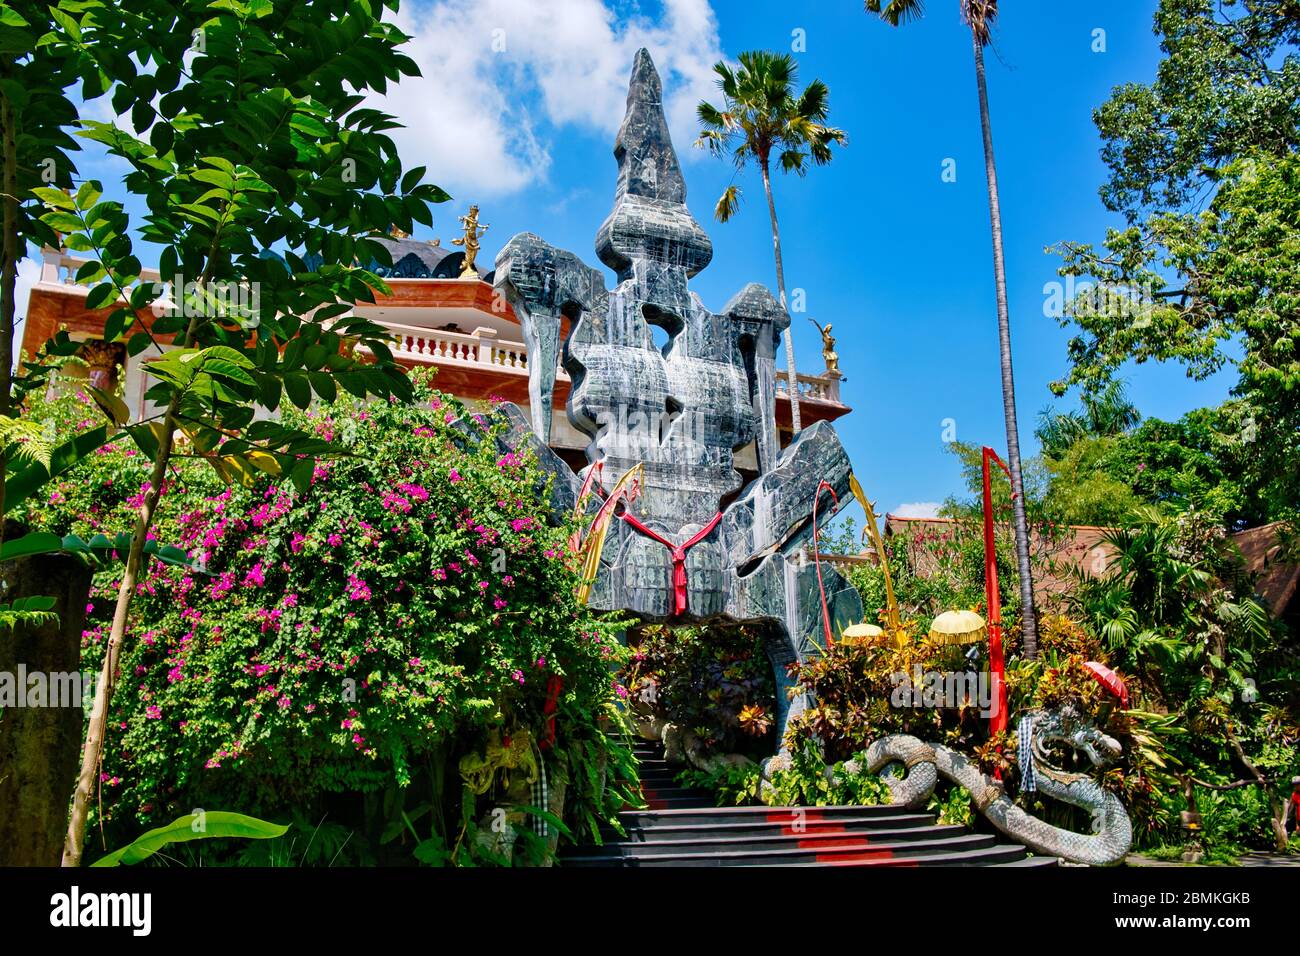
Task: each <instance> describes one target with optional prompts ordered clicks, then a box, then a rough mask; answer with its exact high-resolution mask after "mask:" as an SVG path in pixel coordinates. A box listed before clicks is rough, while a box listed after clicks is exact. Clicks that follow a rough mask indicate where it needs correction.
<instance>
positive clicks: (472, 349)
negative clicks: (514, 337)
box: [384, 322, 563, 375]
mask: <svg viewBox="0 0 1300 956" xmlns="http://www.w3.org/2000/svg"><path fill="white" fill-rule="evenodd" d="M384 327H385V328H387V329H388V331H389V332H390V333H391V334H392V336H393V338H394V339H395V342H394V345H393V355H394V356H396V357H398V358H406V359H410V360H413V361H416V362H421V363H428V364H431V365H438V364H442V363H453V364H458V365H484V366H489V367H494V368H507V369H518V370H519V371H520V372H521V373H523V374H525V375H526V374H527V373H528V350H527V349H526V348H525V347H524V344H523V343H522V342H508V341H504V340H502V339H498V338H497V333H496V331H495V330H494V329H490V328H486V327H485V328H480V329H477V330H475V331H474V333H473V334H465V333H463V332H444V331H440V330H438V329H422V328H416V327H414V326H406V325H393V324H391V323H387V322H385V323H384ZM561 374H563V373H561Z"/></svg>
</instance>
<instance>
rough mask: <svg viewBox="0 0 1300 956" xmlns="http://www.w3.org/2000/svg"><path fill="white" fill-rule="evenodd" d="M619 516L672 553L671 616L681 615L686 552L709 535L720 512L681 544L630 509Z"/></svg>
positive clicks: (720, 518)
mask: <svg viewBox="0 0 1300 956" xmlns="http://www.w3.org/2000/svg"><path fill="white" fill-rule="evenodd" d="M620 517H622V519H623V520H624V521H626V522H627V523H628V524H630V525H631V526H632V527H634V528H636V530H637V531H640V532H641V533H642V534H643V535H645V536H646V537H647V538H650V539H651V540H652V541H658V542H659V543H660V544H662V545H663V546H664V547H665V548H667V549H668V551H669V553H670V554H672V558H673V617H681V616H682V615H683V614H685V613H686V594H687V588H686V552H687V551H689V550H690V549H691V548H693V547H695V546H696V545H697V544H699V543H700V542H701V541H703V540H704V539H705V538H707V537H708V536H709V534H710V533H711V532H712V531H713V529H714V528H716V527H717V526H718V522H719V521H721V520H722V512H721V511H719V512H718V513H717V514H715V515H714V516H713V520H712V521H710V522H709V523H708V524H706V525H705V526H704V527H703V528H702V529H700V530H699V531H698V532H696V533H695V534H694V535H693V536H692V537H691V539H690V540H689V541H687V542H685V543H683V544H674V543H673V542H672V541H669V540H668V539H667V538H665V537H664V536H663V535H661V534H659V533H658V532H656V531H653V530H651V529H650V528H648V527H646V526H645V525H644V524H642V523H641V522H640V521H639V520H637V517H636V516H635V515H634V514H632V512H630V511H624V512H623V514H622V515H621V516H620Z"/></svg>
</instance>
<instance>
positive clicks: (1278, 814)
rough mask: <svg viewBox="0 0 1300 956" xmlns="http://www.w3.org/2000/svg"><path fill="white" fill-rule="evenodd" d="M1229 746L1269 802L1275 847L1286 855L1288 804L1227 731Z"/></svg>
mask: <svg viewBox="0 0 1300 956" xmlns="http://www.w3.org/2000/svg"><path fill="white" fill-rule="evenodd" d="M1227 739H1228V746H1229V747H1231V748H1232V752H1233V753H1235V754H1236V755H1237V760H1239V761H1240V762H1241V765H1242V766H1243V767H1245V768H1246V772H1247V773H1249V774H1250V775H1251V776H1252V777H1254V778H1255V782H1256V783H1257V784H1258V786H1259V788H1260V790H1261V791H1262V792H1263V794H1264V799H1265V800H1267V801H1268V809H1269V824H1270V825H1271V826H1272V828H1273V846H1274V848H1275V849H1276V850H1277V852H1278V853H1285V852H1286V848H1287V842H1288V841H1287V833H1286V803H1285V802H1282V801H1279V800H1278V798H1277V794H1276V793H1275V792H1274V790H1273V788H1272V787H1270V786H1269V784H1268V778H1266V777H1265V776H1264V774H1263V773H1261V772H1260V770H1259V768H1258V767H1256V766H1255V764H1254V761H1252V760H1251V759H1250V757H1248V756H1246V748H1245V747H1243V746H1242V745H1241V739H1240V738H1239V737H1238V736H1237V735H1236V734H1235V733H1233V732H1232V731H1231V730H1229V731H1227Z"/></svg>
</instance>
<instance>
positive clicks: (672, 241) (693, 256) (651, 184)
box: [596, 49, 713, 280]
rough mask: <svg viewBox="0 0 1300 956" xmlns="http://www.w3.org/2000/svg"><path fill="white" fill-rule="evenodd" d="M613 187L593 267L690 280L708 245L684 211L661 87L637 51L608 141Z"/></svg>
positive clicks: (705, 259)
mask: <svg viewBox="0 0 1300 956" xmlns="http://www.w3.org/2000/svg"><path fill="white" fill-rule="evenodd" d="M614 158H615V159H617V160H618V185H617V187H616V188H615V191H614V209H613V211H612V212H611V213H610V214H609V218H608V219H606V220H605V223H604V225H602V226H601V227H600V232H599V233H598V234H597V236H596V253H597V255H599V256H600V260H601V261H602V262H604V263H605V264H606V265H607V266H609V267H610V268H611V269H613V270H614V271H615V272H616V273H618V277H619V279H620V280H626V279H628V278H629V277H631V275H632V273H633V268H632V263H633V262H634V261H635V260H647V261H649V262H655V263H659V264H662V265H667V266H676V267H679V268H682V269H684V270H685V271H686V276H687V277H690V276H693V275H695V274H696V273H697V272H699V271H700V270H701V269H703V268H704V267H705V266H707V265H708V264H709V260H710V259H712V258H713V244H712V243H711V242H710V241H709V237H708V236H706V235H705V234H704V230H703V229H701V228H700V224H699V223H698V222H696V221H695V217H694V216H692V215H691V213H690V210H689V209H687V208H686V181H685V180H684V179H683V178H682V169H681V165H680V164H679V163H678V161H677V153H676V152H675V151H674V150H673V143H672V137H671V136H670V135H669V132H668V122H667V121H666V120H665V119H664V104H663V86H662V84H661V83H660V82H659V73H658V72H657V71H656V70H655V65H654V62H653V61H652V60H651V59H650V54H649V53H648V52H647V51H646V50H644V49H642V50H638V51H637V55H636V62H635V63H633V65H632V79H631V81H630V83H629V85H628V91H627V115H626V116H625V117H624V118H623V125H622V127H621V128H620V129H619V131H618V138H617V139H616V140H615V141H614Z"/></svg>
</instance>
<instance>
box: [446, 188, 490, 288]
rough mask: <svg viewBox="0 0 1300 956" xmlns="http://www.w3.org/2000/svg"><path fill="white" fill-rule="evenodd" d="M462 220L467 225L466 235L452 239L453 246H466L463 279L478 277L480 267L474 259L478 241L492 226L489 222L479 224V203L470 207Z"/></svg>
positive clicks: (461, 271) (463, 224) (462, 268)
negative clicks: (475, 263)
mask: <svg viewBox="0 0 1300 956" xmlns="http://www.w3.org/2000/svg"><path fill="white" fill-rule="evenodd" d="M460 222H461V225H462V226H464V227H465V235H463V236H462V237H461V238H459V239H453V240H452V241H451V244H452V245H453V246H464V247H465V261H464V263H463V264H462V265H461V269H460V277H461V278H462V279H477V278H478V268H477V267H476V266H475V265H474V259H475V257H476V256H477V255H478V250H479V244H478V241H479V239H481V238H482V237H483V234H484V233H485V232H487V231H488V230H489V229H490V228H492V227H491V226H489V225H488V224H487V223H483V224H482V225H481V226H480V225H479V221H478V204H477V203H475V204H474V205H472V206H470V207H469V215H467V216H461V217H460Z"/></svg>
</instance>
